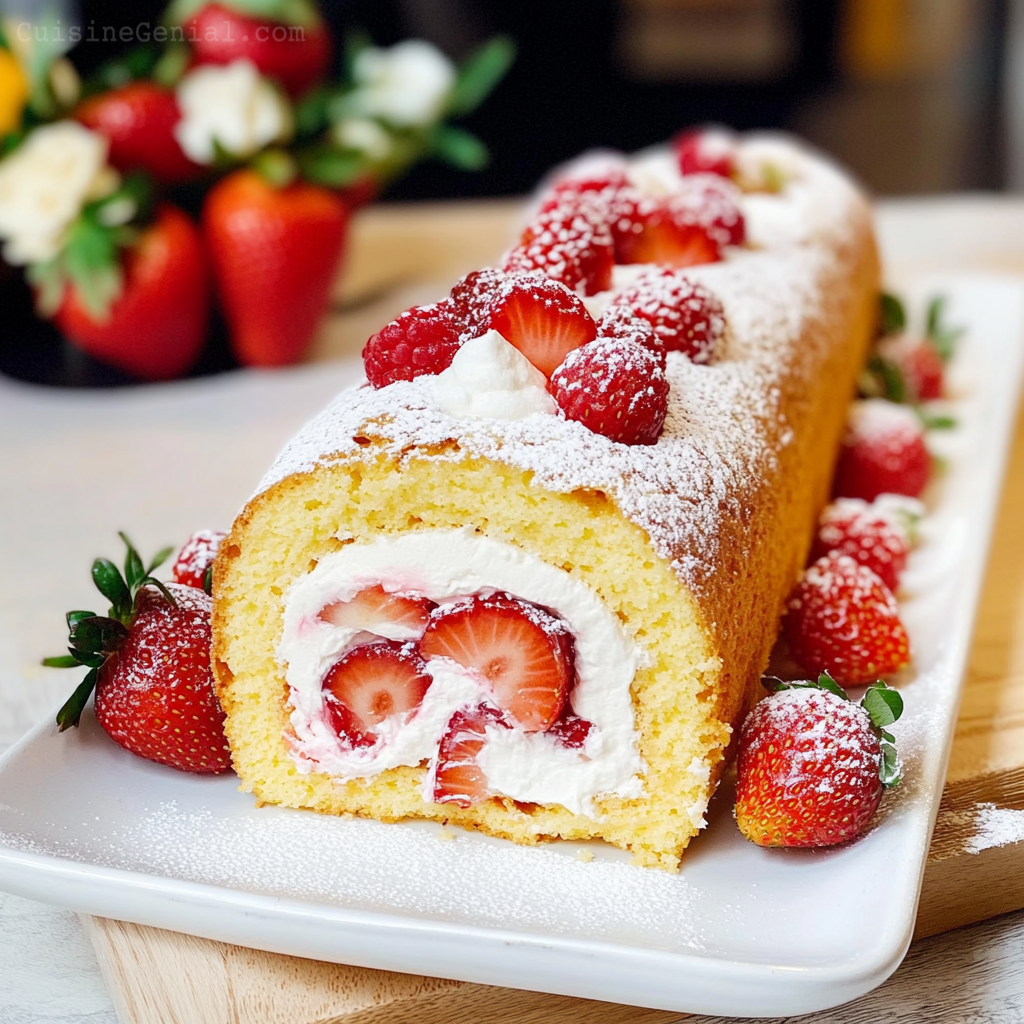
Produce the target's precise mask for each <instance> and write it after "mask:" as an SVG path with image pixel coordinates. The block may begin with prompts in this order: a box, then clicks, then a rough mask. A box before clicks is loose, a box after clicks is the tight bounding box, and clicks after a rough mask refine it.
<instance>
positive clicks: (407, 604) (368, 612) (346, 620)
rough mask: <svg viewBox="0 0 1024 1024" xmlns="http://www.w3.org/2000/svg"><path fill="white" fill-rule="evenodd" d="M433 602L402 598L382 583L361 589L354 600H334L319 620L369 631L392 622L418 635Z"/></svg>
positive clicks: (417, 598)
mask: <svg viewBox="0 0 1024 1024" xmlns="http://www.w3.org/2000/svg"><path fill="white" fill-rule="evenodd" d="M433 608H434V602H433V601H428V600H427V599H426V598H425V597H403V596H401V595H400V594H389V593H388V592H387V591H386V590H385V589H384V588H383V587H382V586H380V585H379V584H378V585H377V586H376V587H367V589H366V590H360V591H359V593H358V594H356V596H355V597H353V598H352V600H351V601H335V602H333V603H332V604H329V605H327V606H326V607H324V608H323V609H322V610H321V612H320V618H321V619H323V621H324V622H329V623H331V625H333V626H348V627H350V628H351V629H369V630H372V629H373V627H374V626H380V625H381V624H382V623H385V622H386V623H390V624H391V625H394V626H403V627H406V628H408V629H410V630H414V631H415V633H416V634H417V635H419V634H420V633H422V632H423V630H424V629H425V628H426V625H427V620H428V619H429V618H430V612H431V610H432V609H433Z"/></svg>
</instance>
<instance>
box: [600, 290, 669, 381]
mask: <svg viewBox="0 0 1024 1024" xmlns="http://www.w3.org/2000/svg"><path fill="white" fill-rule="evenodd" d="M597 336H598V338H624V339H625V340H626V341H635V342H636V343H637V344H638V345H643V347H644V348H645V349H647V351H648V352H650V353H651V355H653V356H654V358H655V359H657V360H658V366H660V367H661V369H662V370H664V369H665V363H666V362H667V360H666V358H665V344H664V342H663V341H662V340H661V338H659V337H658V334H657V332H656V331H655V330H654V328H653V327H652V326H651V324H650V322H649V321H647V320H645V319H644V318H643V317H639V316H637V315H636V314H635V313H634V312H633V311H632V310H631V309H629V308H628V307H627V306H609V307H608V309H606V310H605V312H604V315H603V316H602V317H601V319H600V320H598V321H597Z"/></svg>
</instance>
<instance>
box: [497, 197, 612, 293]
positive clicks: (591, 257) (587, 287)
mask: <svg viewBox="0 0 1024 1024" xmlns="http://www.w3.org/2000/svg"><path fill="white" fill-rule="evenodd" d="M614 265H615V249H614V247H613V245H612V236H611V233H610V232H609V230H608V227H607V225H606V224H605V223H604V222H603V219H602V217H601V216H600V214H599V211H598V209H597V207H596V206H595V205H594V204H593V203H592V202H588V201H587V200H586V198H585V197H581V196H573V197H565V198H564V199H563V200H562V201H560V202H558V203H556V204H554V205H553V206H551V207H550V208H547V209H545V210H543V211H541V212H540V213H538V214H537V216H536V217H535V218H534V220H533V221H532V223H530V224H529V225H528V226H527V228H526V230H525V231H524V232H523V235H522V238H521V239H520V241H519V245H517V246H516V247H515V248H514V249H512V250H511V251H510V252H508V253H506V254H505V258H504V260H503V261H502V269H504V270H506V271H508V272H509V273H529V272H531V271H535V270H536V271H540V272H541V273H543V274H544V275H545V276H547V277H550V278H552V279H553V280H555V281H559V282H561V283H562V284H564V285H565V286H566V288H569V289H570V290H572V291H574V292H577V293H578V294H580V295H594V294H595V293H596V292H602V291H607V290H608V289H609V288H611V286H612V267H613V266H614Z"/></svg>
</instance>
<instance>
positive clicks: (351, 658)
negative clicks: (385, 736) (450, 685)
mask: <svg viewBox="0 0 1024 1024" xmlns="http://www.w3.org/2000/svg"><path fill="white" fill-rule="evenodd" d="M430 682H431V679H430V676H429V675H428V674H427V667H426V664H425V663H424V661H423V659H422V658H421V657H420V655H419V652H418V651H417V650H416V645H415V644H413V643H398V642H396V641H393V640H384V641H381V642H379V643H370V644H362V645H361V646H359V647H353V648H352V649H351V650H350V651H348V652H347V653H346V654H345V655H343V656H342V658H341V660H340V661H338V662H337V663H336V664H335V665H333V666H332V667H331V669H330V671H328V673H327V675H326V676H325V677H324V682H323V690H324V694H325V697H326V699H325V701H324V706H325V708H326V710H327V714H328V716H329V718H330V719H331V722H332V724H333V725H334V726H335V728H336V730H337V732H338V735H339V736H340V737H341V738H342V739H343V740H348V742H349V743H350V744H351V745H352V746H367V745H371V744H373V743H374V742H375V728H376V726H378V725H380V723H381V722H383V721H384V719H385V718H388V717H389V716H391V715H394V714H398V713H401V712H409V711H415V710H416V708H418V707H419V706H420V704H421V703H422V702H423V695H424V694H425V693H426V692H427V688H428V687H429V686H430Z"/></svg>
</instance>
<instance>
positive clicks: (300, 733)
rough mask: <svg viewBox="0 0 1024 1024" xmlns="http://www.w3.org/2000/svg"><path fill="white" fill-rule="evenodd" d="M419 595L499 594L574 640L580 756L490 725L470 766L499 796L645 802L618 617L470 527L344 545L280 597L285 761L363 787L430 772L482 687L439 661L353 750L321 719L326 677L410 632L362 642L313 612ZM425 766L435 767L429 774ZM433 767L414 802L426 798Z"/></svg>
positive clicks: (586, 808)
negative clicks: (362, 599) (406, 769)
mask: <svg viewBox="0 0 1024 1024" xmlns="http://www.w3.org/2000/svg"><path fill="white" fill-rule="evenodd" d="M378 585H379V586H382V587H383V588H384V590H385V591H387V592H388V593H394V594H415V595H418V596H423V597H427V598H429V599H430V600H431V601H435V602H437V603H439V604H443V603H445V602H447V601H451V600H454V599H457V598H460V597H465V596H467V595H469V594H476V593H480V592H485V593H487V592H491V591H495V590H500V591H505V592H506V593H509V594H512V595H514V596H515V597H518V598H520V599H522V600H524V601H529V602H531V603H533V604H536V605H540V606H542V607H544V608H549V609H551V610H552V611H553V612H555V613H556V614H557V615H559V616H560V617H561V618H562V619H563V620H564V621H565V622H566V624H567V625H568V627H569V629H570V630H571V631H572V634H573V637H574V639H575V643H576V675H577V681H576V685H575V687H574V688H573V690H572V691H571V693H570V704H571V706H572V710H573V712H574V713H575V714H577V715H579V716H580V717H581V718H585V719H587V720H588V721H589V722H590V723H591V725H592V728H591V730H590V734H589V735H588V736H587V740H586V743H585V745H584V747H583V749H582V750H577V749H570V748H568V747H566V746H564V745H563V744H561V743H559V742H558V741H557V740H556V739H555V737H554V736H551V735H550V734H548V733H526V732H524V731H523V730H521V729H505V728H502V727H500V726H497V727H488V728H487V730H486V742H485V745H484V748H483V750H482V751H481V753H480V755H479V757H478V762H479V764H480V766H481V768H482V769H483V771H484V773H485V774H486V776H487V779H488V783H489V785H490V787H491V789H492V790H493V791H494V792H495V793H499V794H501V795H504V796H508V797H511V798H512V799H514V800H521V801H526V802H531V803H554V804H561V805H562V806H563V807H566V808H568V809H569V810H570V811H573V812H574V813H577V814H591V815H592V814H593V810H594V804H593V801H594V800H595V798H597V797H600V796H604V795H615V796H619V797H622V798H631V797H637V796H640V795H642V792H643V786H642V783H641V780H640V778H639V775H640V773H641V772H642V770H643V763H642V760H641V758H640V754H639V751H638V749H637V742H636V741H637V734H636V729H635V726H634V720H633V705H632V699H631V696H630V684H631V683H632V681H633V676H634V674H635V672H636V669H637V666H638V665H639V664H640V663H641V661H642V659H643V653H642V652H641V650H640V649H639V648H638V647H637V645H636V644H635V643H634V642H633V641H632V640H631V639H630V638H629V637H628V636H627V635H626V633H625V631H624V630H623V628H622V626H621V624H620V623H619V620H618V618H617V617H616V616H615V614H614V613H613V612H612V611H611V610H610V609H609V608H608V606H607V605H606V604H605V603H604V602H603V601H602V600H601V598H600V597H599V596H598V595H597V594H596V593H595V592H594V591H593V590H592V589H591V588H590V587H589V586H588V585H587V584H586V583H584V582H583V581H582V580H580V579H578V578H577V577H575V576H572V575H570V574H569V573H567V572H565V571H564V570H562V569H559V568H556V567H555V566H553V565H550V564H549V563H547V562H545V561H543V560H542V559H540V558H538V557H537V556H536V555H533V554H530V553H529V552H527V551H524V550H523V549H522V548H519V547H517V546H516V545H514V544H509V543H506V542H504V541H498V540H494V539H492V538H490V537H486V536H484V535H482V534H479V533H477V532H476V531H475V530H474V529H473V528H472V527H466V528H463V529H458V530H416V531H412V532H407V533H401V534H396V535H383V536H379V537H376V538H374V539H373V540H372V541H369V542H364V543H360V542H354V543H350V544H347V545H346V546H345V547H343V548H341V549H340V550H339V551H335V552H332V553H331V554H329V555H326V556H325V557H324V558H322V559H320V561H319V562H318V563H317V565H316V568H314V569H313V571H312V572H310V573H308V574H307V575H305V576H302V577H300V578H299V579H298V580H296V581H295V583H294V584H292V586H291V588H290V589H289V591H288V593H287V594H286V595H285V606H284V632H283V636H282V639H281V643H280V644H279V646H278V648H277V656H278V658H279V660H280V661H281V662H282V663H283V664H284V666H285V678H286V680H287V682H288V685H289V687H290V690H291V704H292V707H293V708H294V710H293V712H292V714H291V719H290V721H291V726H292V729H293V731H294V734H295V735H294V738H292V739H291V740H290V744H291V749H292V755H293V757H294V759H295V761H296V763H297V765H298V766H299V769H300V770H301V771H303V772H311V771H323V772H327V773H328V774H330V775H332V776H334V777H335V778H336V779H338V780H340V781H348V780H350V779H357V778H370V777H372V776H375V775H378V774H380V773H381V772H383V771H386V770H387V769H389V768H394V767H397V766H399V765H413V766H415V765H419V764H422V763H423V762H425V761H426V762H433V759H434V758H435V755H436V753H437V747H438V744H439V742H440V740H441V738H442V736H443V735H444V732H445V728H446V726H447V723H448V720H449V719H450V718H451V716H452V715H453V714H454V713H455V712H456V711H458V710H460V709H463V708H470V707H474V706H475V705H476V704H477V703H479V702H480V700H481V699H483V698H485V696H486V691H485V690H484V689H482V686H483V685H484V684H483V683H482V680H481V679H479V678H477V677H475V675H474V673H473V672H472V671H471V670H468V669H464V668H462V666H460V665H457V664H456V663H455V662H454V661H452V660H450V659H448V658H433V659H431V660H430V661H428V662H427V670H428V672H429V674H430V676H431V679H432V682H431V684H430V686H429V687H428V689H427V691H426V694H425V695H424V698H423V703H422V704H421V705H420V707H419V708H418V709H417V710H416V711H415V712H413V713H412V714H411V715H410V714H396V715H392V716H391V717H389V718H388V719H386V720H385V721H384V722H383V723H381V726H380V727H379V729H378V739H377V742H376V743H375V744H374V745H373V746H372V747H356V748H349V747H347V746H344V745H343V744H342V743H341V742H340V741H339V738H338V736H337V734H336V733H335V732H334V730H333V728H332V726H331V724H330V720H329V718H328V716H327V714H326V712H325V708H324V696H323V679H324V676H325V675H326V674H327V671H328V670H329V669H330V667H331V666H332V665H333V664H334V663H335V662H336V661H337V660H338V658H339V657H340V656H341V654H342V653H343V652H344V651H345V650H347V649H348V648H349V647H350V646H352V645H353V644H356V643H360V642H362V641H363V640H366V639H369V640H377V639H379V638H381V637H386V638H389V639H396V640H406V639H413V637H412V636H410V635H409V634H408V629H407V627H406V629H402V628H401V627H400V628H399V629H398V630H396V628H395V627H394V625H393V624H392V625H390V626H388V625H387V624H385V623H381V624H380V625H379V626H377V625H372V626H370V627H368V629H369V632H368V633H367V632H365V631H364V632H363V633H362V634H361V635H360V631H357V630H355V629H350V628H346V627H339V626H336V625H333V624H331V623H329V622H326V621H325V620H324V619H322V618H321V617H320V612H321V611H322V610H323V608H324V607H325V606H327V605H330V604H332V603H334V602H336V601H349V600H351V599H352V598H353V597H355V595H356V594H357V593H358V592H359V591H360V590H363V589H364V588H367V587H373V586H378ZM431 769H433V764H431ZM432 779H433V770H431V771H429V772H428V774H427V777H426V779H425V783H424V790H423V798H424V800H427V801H429V800H430V799H431V795H432Z"/></svg>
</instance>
